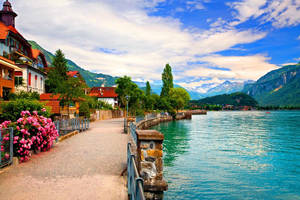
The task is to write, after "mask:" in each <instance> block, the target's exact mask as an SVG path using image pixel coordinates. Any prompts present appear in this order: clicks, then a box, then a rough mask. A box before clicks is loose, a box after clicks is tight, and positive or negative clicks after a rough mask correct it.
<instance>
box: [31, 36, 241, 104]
mask: <svg viewBox="0 0 300 200" xmlns="http://www.w3.org/2000/svg"><path fill="white" fill-rule="evenodd" d="M29 43H30V44H31V46H32V48H33V49H38V50H40V51H42V52H43V54H44V55H45V57H46V60H47V62H48V64H51V63H52V60H53V58H54V54H53V53H51V52H49V51H47V50H46V49H44V48H43V47H41V46H40V45H39V44H38V43H37V42H35V41H29ZM67 66H68V69H69V70H70V71H79V73H80V74H81V75H82V77H83V78H84V80H85V81H86V83H87V85H88V86H89V87H99V86H102V85H103V86H106V87H111V86H114V85H115V80H116V79H117V78H118V77H114V76H110V75H107V74H102V73H94V72H90V71H88V70H85V69H83V68H82V67H80V66H78V65H77V64H76V63H75V62H73V61H72V60H69V59H67ZM135 83H136V84H137V85H138V86H139V87H140V88H142V89H143V88H144V87H145V86H146V83H145V82H135ZM161 87H162V84H160V83H152V84H151V88H152V91H153V92H154V93H156V94H160V91H161ZM175 87H181V86H179V85H175ZM220 87H221V85H220ZM233 87H234V86H233ZM187 91H188V92H189V94H190V96H191V98H192V99H201V98H204V97H207V96H213V95H214V94H216V93H217V92H216V91H214V90H213V89H212V90H211V91H212V93H213V94H212V95H207V94H202V93H199V92H197V91H195V90H187ZM228 91H229V92H231V91H233V92H236V91H240V90H237V89H232V90H228Z"/></svg>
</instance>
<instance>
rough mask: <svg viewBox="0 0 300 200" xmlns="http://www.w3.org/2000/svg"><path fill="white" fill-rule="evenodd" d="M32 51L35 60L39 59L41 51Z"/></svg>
mask: <svg viewBox="0 0 300 200" xmlns="http://www.w3.org/2000/svg"><path fill="white" fill-rule="evenodd" d="M31 51H32V57H33V58H34V59H37V58H38V57H39V55H40V54H41V51H40V50H38V49H31Z"/></svg>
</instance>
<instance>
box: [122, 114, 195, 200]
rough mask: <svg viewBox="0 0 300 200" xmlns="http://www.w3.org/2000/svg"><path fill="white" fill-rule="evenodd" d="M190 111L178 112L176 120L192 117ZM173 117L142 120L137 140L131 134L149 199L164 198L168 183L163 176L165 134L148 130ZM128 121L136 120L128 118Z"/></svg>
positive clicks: (139, 169)
mask: <svg viewBox="0 0 300 200" xmlns="http://www.w3.org/2000/svg"><path fill="white" fill-rule="evenodd" d="M191 118H192V114H191V113H190V112H183V113H178V114H177V116H176V120H182V119H191ZM173 120H174V119H173V117H171V116H164V117H157V118H153V119H147V120H142V121H140V122H139V123H137V124H136V136H137V141H134V140H133V138H132V137H131V136H130V137H129V138H130V139H129V140H130V143H131V152H133V154H134V155H135V157H136V162H137V167H138V171H139V173H140V176H141V177H142V178H143V180H144V192H145V196H146V199H147V200H154V199H155V200H160V199H163V193H164V191H166V190H167V189H168V184H167V182H166V181H165V180H164V178H163V141H164V135H163V134H162V133H160V132H158V131H156V130H147V129H149V128H151V127H153V126H156V125H158V124H160V123H163V122H170V121H173ZM128 121H134V120H133V119H128Z"/></svg>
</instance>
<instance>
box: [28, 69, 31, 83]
mask: <svg viewBox="0 0 300 200" xmlns="http://www.w3.org/2000/svg"><path fill="white" fill-rule="evenodd" d="M28 85H29V86H31V73H30V72H29V74H28Z"/></svg>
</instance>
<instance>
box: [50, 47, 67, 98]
mask: <svg viewBox="0 0 300 200" xmlns="http://www.w3.org/2000/svg"><path fill="white" fill-rule="evenodd" d="M67 72H68V67H67V60H66V58H65V55H64V54H63V52H62V51H61V50H60V49H59V50H57V51H56V53H55V56H54V58H53V63H52V68H51V70H50V71H49V73H48V79H47V80H46V90H47V92H54V93H60V92H61V89H62V88H61V87H60V85H61V83H62V82H64V81H66V80H67V79H68V76H67Z"/></svg>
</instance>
